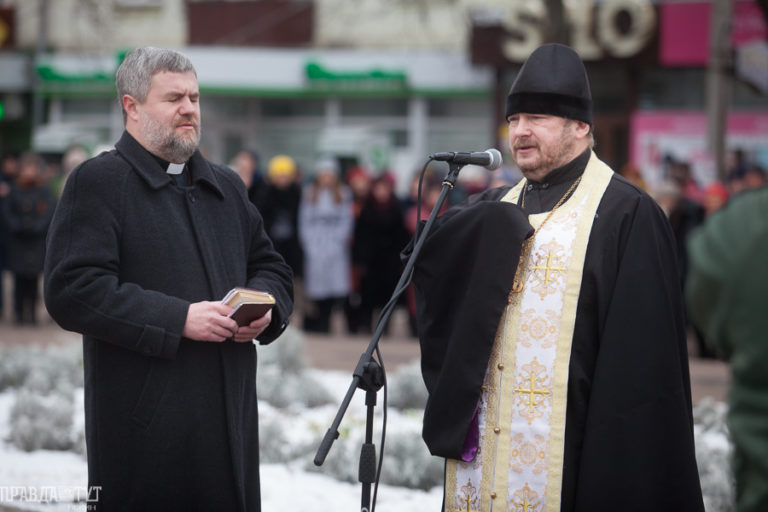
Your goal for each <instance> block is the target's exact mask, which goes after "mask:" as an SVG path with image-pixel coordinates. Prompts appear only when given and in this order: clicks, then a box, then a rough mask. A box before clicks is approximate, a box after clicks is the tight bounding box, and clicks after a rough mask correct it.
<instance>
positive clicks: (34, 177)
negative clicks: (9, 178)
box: [17, 163, 40, 187]
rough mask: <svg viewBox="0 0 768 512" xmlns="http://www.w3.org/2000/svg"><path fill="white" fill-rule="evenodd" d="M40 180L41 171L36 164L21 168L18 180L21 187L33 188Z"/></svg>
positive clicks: (27, 164) (28, 164)
mask: <svg viewBox="0 0 768 512" xmlns="http://www.w3.org/2000/svg"><path fill="white" fill-rule="evenodd" d="M39 179H40V169H39V168H38V166H37V165H35V164H34V163H26V164H24V165H22V166H21V170H20V171H19V176H18V178H17V180H18V182H19V184H20V185H22V186H25V187H31V186H34V185H36V184H37V182H38V180H39Z"/></svg>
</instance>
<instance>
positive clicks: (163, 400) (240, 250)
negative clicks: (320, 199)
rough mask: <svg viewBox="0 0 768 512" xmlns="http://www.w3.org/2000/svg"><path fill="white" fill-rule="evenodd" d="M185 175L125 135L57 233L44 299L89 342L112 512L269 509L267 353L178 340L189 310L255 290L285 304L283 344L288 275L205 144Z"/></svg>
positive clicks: (73, 193) (76, 193) (104, 491)
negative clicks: (264, 471)
mask: <svg viewBox="0 0 768 512" xmlns="http://www.w3.org/2000/svg"><path fill="white" fill-rule="evenodd" d="M188 169H189V170H190V171H191V176H192V181H193V184H192V185H191V186H188V187H179V186H176V185H174V184H172V179H171V178H170V177H169V176H168V175H167V174H166V173H165V172H164V171H163V169H162V168H161V166H160V165H159V164H158V162H157V161H156V160H155V159H154V158H153V157H152V155H151V154H150V153H148V152H147V151H146V150H144V149H143V148H142V147H141V146H140V145H139V143H138V142H137V141H136V140H135V139H133V138H132V137H131V136H130V135H129V134H127V133H125V134H124V135H123V137H122V138H121V139H120V141H119V142H118V143H117V145H116V149H115V150H113V151H110V152H107V153H102V154H101V155H99V156H98V157H96V158H93V159H91V160H89V161H87V162H85V163H84V164H83V165H82V166H80V167H79V168H78V169H76V170H75V171H74V173H73V174H72V175H71V176H70V177H69V179H68V181H67V184H66V187H65V190H64V192H63V195H62V198H61V201H60V204H59V206H58V208H57V211H56V214H55V216H54V219H53V223H52V225H51V230H50V234H49V238H48V253H47V257H46V265H45V300H46V306H47V307H48V310H49V311H50V313H51V316H52V317H53V318H54V319H55V320H56V321H57V322H58V323H59V324H60V325H61V326H62V327H64V328H65V329H68V330H71V331H76V332H80V333H82V334H83V348H84V369H85V414H86V442H87V449H88V473H89V487H91V488H97V489H98V491H99V492H98V503H97V505H98V507H97V509H100V510H109V511H112V510H130V511H136V510H143V511H148V510H232V511H255V510H259V508H260V491H259V469H258V464H259V440H258V428H257V400H256V382H255V378H256V349H255V346H254V344H253V343H235V342H233V341H231V340H229V341H226V342H223V343H207V342H199V341H193V340H190V339H187V338H184V337H183V336H182V334H181V333H182V330H183V328H184V324H185V320H186V316H187V311H188V308H189V305H190V303H192V302H198V301H203V300H208V301H216V300H220V299H221V298H222V297H224V295H225V294H226V293H227V291H228V290H230V289H231V288H232V287H234V286H247V287H250V288H255V289H259V290H264V291H267V292H269V293H271V294H272V295H274V296H275V298H276V302H277V304H276V307H275V308H274V310H273V313H272V315H273V316H272V323H271V324H270V326H269V327H268V328H267V330H266V331H265V332H264V333H263V334H262V335H261V336H260V339H259V341H260V342H261V343H270V342H272V341H273V340H274V339H275V338H276V337H277V336H279V335H280V333H281V332H282V331H283V330H284V329H285V327H286V325H287V320H288V316H289V314H290V313H291V309H292V304H293V297H292V293H293V292H292V281H291V272H290V268H289V267H288V266H287V265H286V264H285V262H284V261H283V259H282V258H281V257H280V255H279V254H277V252H275V251H274V249H273V248H272V244H271V242H270V241H269V239H268V238H267V236H266V235H265V233H264V229H263V225H262V220H261V217H260V215H259V213H258V211H257V210H256V208H255V207H254V206H253V205H252V204H251V203H250V202H249V201H248V198H247V196H246V191H245V187H244V185H243V183H242V181H241V180H240V178H239V177H238V176H237V175H236V174H235V173H234V172H232V171H231V170H229V169H227V168H225V167H223V166H219V165H215V164H212V163H210V162H208V161H207V160H205V159H204V158H203V157H202V155H201V154H200V152H199V151H198V152H195V154H194V155H193V156H192V157H191V159H190V160H189V162H188ZM89 505H91V504H89Z"/></svg>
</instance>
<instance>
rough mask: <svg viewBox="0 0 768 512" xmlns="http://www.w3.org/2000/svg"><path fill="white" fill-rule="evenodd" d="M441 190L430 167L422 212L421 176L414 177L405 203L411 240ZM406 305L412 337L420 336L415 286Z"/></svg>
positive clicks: (409, 290) (424, 183)
mask: <svg viewBox="0 0 768 512" xmlns="http://www.w3.org/2000/svg"><path fill="white" fill-rule="evenodd" d="M441 188H442V185H441V183H440V180H439V179H438V177H437V174H436V171H435V169H434V167H429V168H428V169H427V171H426V173H425V174H424V179H423V180H422V183H421V211H419V201H418V197H419V174H418V173H417V174H416V175H414V177H413V179H412V180H411V186H410V188H409V194H408V198H407V199H406V201H405V203H406V205H405V228H406V230H407V231H408V236H410V237H411V239H413V238H414V237H415V236H416V230H417V228H418V225H419V221H420V220H421V221H423V220H425V219H427V218H429V216H430V215H431V213H432V210H433V209H434V208H435V206H436V205H437V199H438V198H439V197H440V192H441ZM448 207H449V205H448V201H447V200H446V201H445V203H443V206H442V207H441V208H440V213H439V214H442V213H444V212H445V211H446V210H447V209H448ZM405 303H406V307H407V308H408V324H409V327H410V331H411V335H412V336H414V337H416V336H417V335H418V331H419V326H418V318H417V316H416V294H415V292H414V289H413V284H410V285H408V288H407V289H406V291H405Z"/></svg>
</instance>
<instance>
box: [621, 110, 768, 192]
mask: <svg viewBox="0 0 768 512" xmlns="http://www.w3.org/2000/svg"><path fill="white" fill-rule="evenodd" d="M630 140H631V146H630V160H631V161H632V162H633V163H634V164H635V165H636V166H637V167H638V169H640V172H642V173H643V178H644V179H645V181H646V182H647V183H648V185H649V188H650V189H651V190H658V187H659V186H660V185H661V183H662V182H663V180H664V179H665V176H664V175H663V172H664V161H665V159H666V158H669V157H671V158H674V159H675V160H681V161H686V162H688V163H690V164H691V166H692V169H693V174H694V177H695V178H696V180H697V181H698V182H699V184H701V185H705V184H707V183H709V182H711V181H713V180H715V179H716V177H717V173H716V172H715V166H714V162H713V160H712V155H711V153H710V151H709V147H708V145H707V117H706V115H705V114H703V113H699V112H667V111H665V112H642V111H640V112H636V113H635V114H634V115H633V116H632V120H631V127H630ZM726 147H727V148H728V149H729V150H734V149H743V150H744V151H745V152H746V153H747V154H748V155H750V157H751V159H752V160H754V161H755V162H756V163H758V164H760V165H763V166H766V165H768V113H758V114H755V113H747V112H733V113H731V114H729V115H728V121H727V128H726Z"/></svg>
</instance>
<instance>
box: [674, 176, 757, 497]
mask: <svg viewBox="0 0 768 512" xmlns="http://www.w3.org/2000/svg"><path fill="white" fill-rule="evenodd" d="M767 212H768V188H766V187H763V188H759V189H755V190H750V191H744V192H742V193H741V194H739V195H738V196H736V197H734V198H733V199H732V200H731V201H729V202H728V204H727V205H725V207H723V208H722V209H721V210H719V211H718V212H717V213H715V214H713V215H712V216H710V217H708V218H707V220H706V222H705V223H704V224H703V226H702V227H701V228H700V229H698V230H697V231H695V232H694V233H693V234H692V235H691V237H690V240H689V243H688V252H689V254H690V257H691V267H690V273H689V279H688V283H687V286H686V300H687V303H688V309H689V310H690V312H691V317H692V319H693V321H694V322H695V323H696V324H697V325H699V327H700V328H701V329H702V330H703V331H704V332H705V334H706V340H707V342H708V343H709V344H710V345H711V347H712V349H713V350H714V351H715V352H717V353H718V354H719V355H720V356H721V357H723V358H725V359H726V360H728V361H729V362H730V366H731V373H732V381H731V386H730V391H729V409H728V429H729V431H730V433H731V437H732V439H733V444H734V450H733V464H732V467H733V471H734V475H735V477H736V508H735V510H736V512H762V511H764V510H768V486H766V475H768V394H767V393H766V391H767V390H768V372H766V367H768V343H767V342H766V332H768V315H766V314H765V290H766V289H768V270H767V269H766V266H765V265H763V264H756V263H757V262H764V261H765V260H763V258H766V257H768V213H767Z"/></svg>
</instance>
